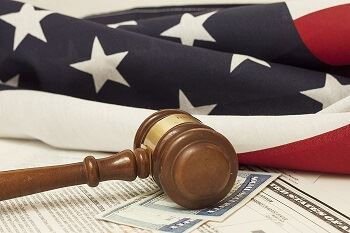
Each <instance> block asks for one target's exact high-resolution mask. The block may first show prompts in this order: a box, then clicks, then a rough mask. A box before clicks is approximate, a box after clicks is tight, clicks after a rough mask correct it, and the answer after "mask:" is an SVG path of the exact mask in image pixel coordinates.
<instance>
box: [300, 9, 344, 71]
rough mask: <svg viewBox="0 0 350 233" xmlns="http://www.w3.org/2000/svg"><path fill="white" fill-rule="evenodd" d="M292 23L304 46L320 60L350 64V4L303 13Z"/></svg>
mask: <svg viewBox="0 0 350 233" xmlns="http://www.w3.org/2000/svg"><path fill="white" fill-rule="evenodd" d="M294 23H295V26H296V28H297V30H298V32H299V34H300V37H301V38H302V40H303V41H304V43H305V44H306V46H307V47H308V48H309V50H310V51H311V52H312V53H313V54H314V55H315V56H316V57H317V58H319V59H320V60H321V61H323V62H325V63H327V64H330V65H349V64H350V4H346V5H340V6H335V7H331V8H327V9H324V10H320V11H317V12H314V13H311V14H308V15H305V16H303V17H300V18H298V19H296V20H295V21H294Z"/></svg>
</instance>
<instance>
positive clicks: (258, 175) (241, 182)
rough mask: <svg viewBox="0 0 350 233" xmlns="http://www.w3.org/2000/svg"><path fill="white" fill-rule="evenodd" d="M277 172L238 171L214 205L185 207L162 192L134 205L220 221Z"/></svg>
mask: <svg viewBox="0 0 350 233" xmlns="http://www.w3.org/2000/svg"><path fill="white" fill-rule="evenodd" d="M278 176H279V174H277V173H263V172H251V171H239V172H238V176H237V179H236V182H235V185H234V187H233V188H232V189H231V191H230V192H229V193H228V195H227V196H226V197H225V198H224V199H223V200H222V201H220V202H219V203H217V204H216V205H215V206H213V207H210V208H205V209H200V210H188V209H185V208H183V207H181V206H179V205H177V204H175V203H174V202H173V201H171V200H170V199H169V198H168V197H167V196H166V195H165V194H164V193H163V192H157V193H154V194H152V195H150V196H148V197H146V196H145V198H144V199H140V200H139V201H138V202H137V203H135V205H138V206H139V208H143V209H145V210H148V211H149V212H151V211H152V212H166V213H169V215H171V216H183V217H187V218H193V219H204V220H211V221H222V220H224V219H225V218H227V217H228V216H229V215H231V214H232V213H233V212H235V211H237V210H238V209H239V208H241V207H242V206H244V205H245V204H246V203H247V202H249V201H250V200H251V199H252V198H253V197H254V196H256V195H257V194H258V193H259V192H260V191H261V190H263V189H264V188H265V187H266V186H267V185H269V184H270V183H271V182H272V181H274V180H275V179H276V178H277V177H278Z"/></svg>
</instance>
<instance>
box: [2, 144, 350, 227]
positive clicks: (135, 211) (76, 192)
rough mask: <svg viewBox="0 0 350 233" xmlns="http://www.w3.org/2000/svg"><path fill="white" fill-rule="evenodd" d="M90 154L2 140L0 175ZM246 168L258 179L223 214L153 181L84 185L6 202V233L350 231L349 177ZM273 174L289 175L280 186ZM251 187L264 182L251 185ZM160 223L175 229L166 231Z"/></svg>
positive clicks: (245, 175)
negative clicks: (187, 205) (172, 197)
mask: <svg viewBox="0 0 350 233" xmlns="http://www.w3.org/2000/svg"><path fill="white" fill-rule="evenodd" d="M91 154H92V153H91V152H84V151H67V150H58V149H54V148H51V147H48V146H46V145H44V144H42V143H39V142H36V141H22V140H18V141H16V140H5V139H1V140H0V170H9V169H16V168H24V167H34V166H46V165H55V164H62V163H71V162H79V161H82V159H83V158H84V157H85V156H87V155H91ZM93 155H94V156H96V157H102V156H106V155H107V154H96V153H93ZM242 169H246V170H255V172H250V171H246V172H240V176H239V178H238V179H237V180H238V182H237V184H236V185H235V187H234V189H233V190H232V192H231V193H230V194H229V195H228V196H227V197H226V199H225V200H223V202H221V203H220V204H221V205H220V204H219V206H218V207H217V208H212V209H207V210H204V211H187V210H183V209H181V208H180V207H178V206H176V205H174V204H173V203H172V202H170V201H169V200H167V198H166V197H165V196H164V195H163V194H162V193H160V192H157V191H158V190H159V189H158V187H157V186H156V185H155V183H154V182H153V181H152V180H151V179H145V180H136V181H134V182H125V181H108V182H104V183H101V184H100V185H99V187H97V188H90V187H88V186H87V185H80V186H76V187H68V188H63V189H58V190H53V191H49V192H45V193H40V194H35V195H31V196H27V197H21V198H16V199H11V200H7V201H2V202H0V232H10V233H11V232H79V233H81V232H91V233H95V232H143V231H146V230H143V229H141V228H140V227H142V228H147V229H157V230H164V231H168V232H184V231H190V230H194V232H240V233H241V232H249V233H252V232H253V233H263V232H265V233H268V232H349V231H350V218H349V216H350V202H349V200H348V198H347V197H348V196H349V195H350V189H349V187H350V180H349V178H348V176H332V175H323V174H315V173H301V172H290V171H273V170H268V171H267V170H261V169H258V168H251V167H245V168H244V167H242ZM272 173H282V175H281V176H279V177H278V178H277V179H275V180H274V178H276V176H275V175H272ZM254 177H258V179H257V178H254ZM252 181H263V182H255V183H254V184H258V185H256V186H255V185H253V186H252ZM249 183H250V185H249ZM239 187H246V188H247V187H250V188H248V189H246V190H244V188H241V189H240V188H239ZM264 187H265V188H264ZM242 192H243V193H244V195H242V196H241V193H242ZM150 193H152V194H150ZM145 194H146V195H145ZM134 197H136V198H134ZM133 198H134V199H133ZM240 198H241V199H240ZM251 198H252V199H251ZM250 199H251V200H250ZM249 200H250V201H249ZM97 217H98V218H104V219H107V220H109V221H115V222H119V223H123V224H115V223H111V222H107V221H101V220H98V219H97ZM161 224H163V226H168V228H167V229H166V228H163V229H162V227H160V225H161ZM127 225H133V226H137V227H135V228H133V227H129V226H127ZM172 226H173V227H172ZM174 226H175V227H176V228H175V227H174ZM183 226H186V227H183ZM187 226H190V227H187ZM196 228H197V229H196Z"/></svg>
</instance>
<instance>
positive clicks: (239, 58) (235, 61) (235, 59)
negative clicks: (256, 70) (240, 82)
mask: <svg viewBox="0 0 350 233" xmlns="http://www.w3.org/2000/svg"><path fill="white" fill-rule="evenodd" d="M245 60H251V61H253V62H255V63H258V64H260V65H263V66H266V67H269V68H271V66H270V64H269V63H267V62H266V61H263V60H260V59H257V58H255V57H251V56H247V55H242V54H233V55H232V59H231V67H230V73H231V72H232V71H233V70H235V69H236V68H237V67H238V66H239V65H240V64H241V63H242V62H244V61H245Z"/></svg>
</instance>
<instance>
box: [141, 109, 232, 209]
mask: <svg viewBox="0 0 350 233" xmlns="http://www.w3.org/2000/svg"><path fill="white" fill-rule="evenodd" d="M134 148H135V149H136V148H144V149H145V150H146V151H147V154H148V155H149V156H150V166H151V167H150V170H151V174H152V176H153V179H154V180H155V182H156V183H157V184H158V185H159V186H160V187H161V188H162V189H163V191H164V192H165V193H166V194H167V195H168V196H169V197H170V198H171V199H172V200H173V201H174V202H176V203H177V204H179V205H181V206H184V207H186V208H190V209H200V208H204V207H208V206H210V205H213V204H215V203H217V202H219V201H220V200H221V199H223V198H224V197H225V196H226V195H227V194H228V192H229V191H230V190H231V188H232V186H233V184H234V182H235V180H236V176H237V171H238V160H237V155H236V153H235V150H234V149H233V147H232V145H231V143H230V142H229V141H228V140H227V139H226V138H225V137H224V136H222V135H221V134H220V133H218V132H216V131H214V130H213V129H211V128H210V127H208V126H206V125H204V124H202V123H201V122H200V121H199V120H197V119H196V118H194V117H193V116H191V115H190V114H188V113H186V112H183V111H180V110H162V111H159V112H156V113H154V114H153V115H151V116H150V117H148V118H147V119H146V120H145V121H144V122H143V123H142V124H141V126H140V128H139V129H138V131H137V133H136V136H135V140H134Z"/></svg>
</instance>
